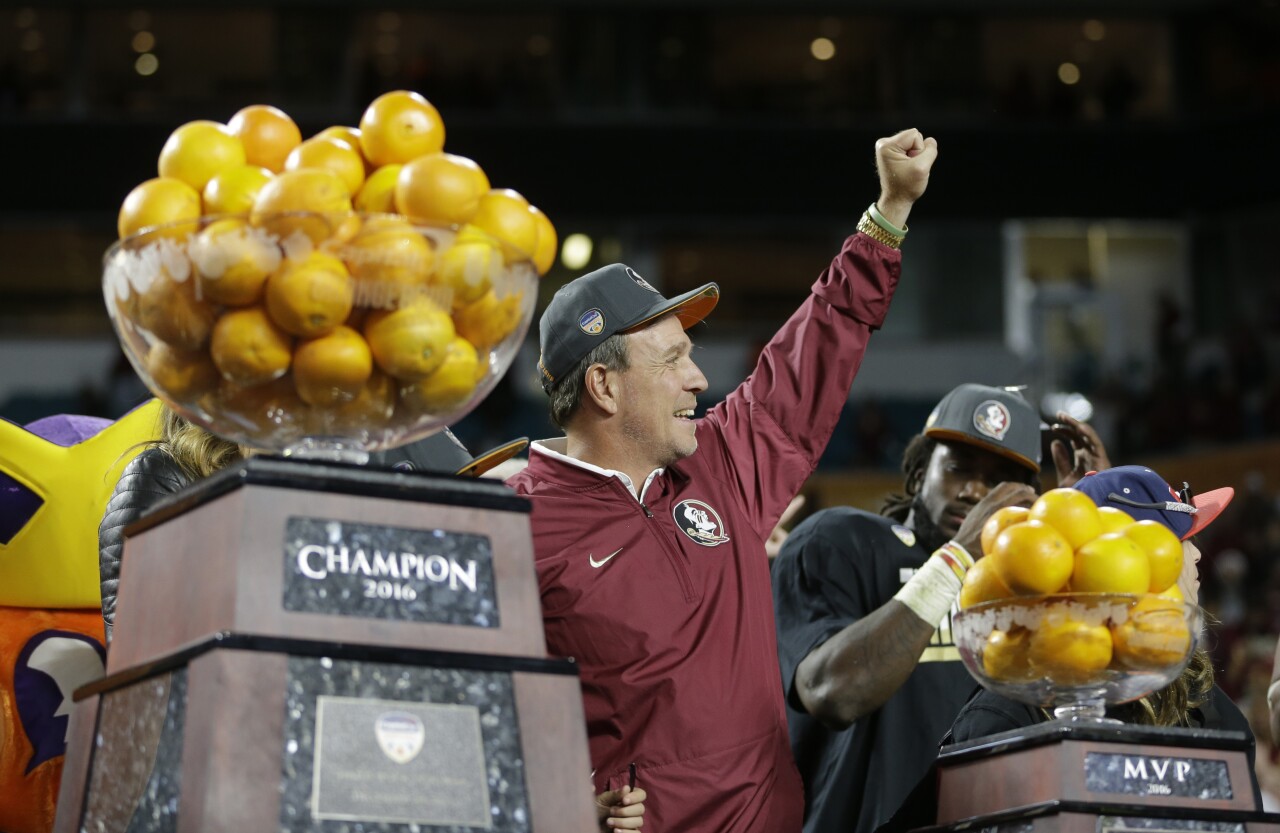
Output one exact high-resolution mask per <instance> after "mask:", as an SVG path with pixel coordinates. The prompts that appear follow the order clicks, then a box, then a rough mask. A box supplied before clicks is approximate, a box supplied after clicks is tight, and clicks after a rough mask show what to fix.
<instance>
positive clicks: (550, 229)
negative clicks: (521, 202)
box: [529, 205, 560, 277]
mask: <svg viewBox="0 0 1280 833" xmlns="http://www.w3.org/2000/svg"><path fill="white" fill-rule="evenodd" d="M529 210H530V211H532V212H533V219H534V222H535V224H536V225H537V227H538V243H537V245H536V246H535V247H534V250H533V268H534V269H536V270H537V272H538V276H539V277H541V276H543V275H545V274H547V272H549V271H551V266H552V265H553V264H554V263H555V262H556V248H557V247H558V246H559V243H560V241H559V240H558V239H557V238H556V227H555V226H553V225H551V219H550V218H549V217H547V215H546V214H543V213H542V210H541V209H539V208H538V207H537V206H533V205H531V206H529Z"/></svg>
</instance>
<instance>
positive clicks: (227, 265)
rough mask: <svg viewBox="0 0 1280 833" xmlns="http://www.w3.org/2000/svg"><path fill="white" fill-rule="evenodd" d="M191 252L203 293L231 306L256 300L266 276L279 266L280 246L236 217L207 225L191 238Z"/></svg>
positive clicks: (246, 304) (242, 304)
mask: <svg viewBox="0 0 1280 833" xmlns="http://www.w3.org/2000/svg"><path fill="white" fill-rule="evenodd" d="M190 254H191V261H192V263H194V264H195V265H196V271H198V272H199V273H200V289H201V292H203V294H204V296H205V297H206V298H208V299H209V300H210V301H213V302H214V303H218V304H226V305H227V306H233V307H243V306H248V305H249V304H255V303H257V302H258V300H259V299H260V298H261V297H262V288H263V286H265V285H266V282H267V276H268V275H270V274H271V273H272V272H274V271H275V270H276V268H277V267H278V266H279V265H280V249H279V247H278V246H276V245H275V244H274V243H271V242H269V241H268V240H266V239H264V235H263V234H262V232H261V231H260V230H258V229H255V228H253V227H252V226H250V225H249V224H248V223H247V222H245V221H244V220H241V219H240V218H238V217H226V218H223V219H221V220H216V221H215V222H213V223H210V224H209V225H208V226H206V227H205V228H204V229H203V230H202V231H201V232H200V233H199V234H197V235H196V236H195V239H193V240H192V241H191V247H190Z"/></svg>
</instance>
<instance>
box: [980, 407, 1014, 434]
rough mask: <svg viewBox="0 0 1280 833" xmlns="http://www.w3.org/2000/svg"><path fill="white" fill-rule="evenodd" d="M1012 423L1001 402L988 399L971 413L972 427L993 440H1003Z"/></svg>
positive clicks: (1006, 409)
mask: <svg viewBox="0 0 1280 833" xmlns="http://www.w3.org/2000/svg"><path fill="white" fill-rule="evenodd" d="M1011 422H1012V419H1011V417H1010V416H1009V409H1008V408H1006V407H1005V406H1004V403H1003V402H997V401H996V400H994V399H988V400H987V401H986V402H983V403H982V404H981V405H979V406H978V407H977V408H975V409H974V411H973V427H974V428H977V429H978V431H979V432H980V433H982V434H985V435H986V436H988V437H990V438H992V439H993V440H1003V439H1004V435H1005V434H1007V433H1009V425H1010V423H1011Z"/></svg>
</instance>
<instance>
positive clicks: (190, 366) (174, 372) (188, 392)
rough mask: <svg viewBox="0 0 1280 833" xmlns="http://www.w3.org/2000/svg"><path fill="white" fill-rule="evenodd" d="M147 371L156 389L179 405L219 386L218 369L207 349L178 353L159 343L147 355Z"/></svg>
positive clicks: (180, 351)
mask: <svg viewBox="0 0 1280 833" xmlns="http://www.w3.org/2000/svg"><path fill="white" fill-rule="evenodd" d="M146 368H147V374H148V375H149V376H150V377H151V379H152V381H153V382H155V384H156V387H158V388H159V389H160V390H161V391H162V392H163V393H164V394H165V395H166V396H168V397H170V398H172V399H175V400H177V401H179V402H185V401H190V400H192V399H194V398H195V397H197V396H199V395H200V394H202V393H205V392H206V391H210V390H213V389H214V388H215V387H217V386H218V381H219V377H218V368H217V367H215V366H214V364H213V360H212V359H210V358H209V354H208V353H207V352H205V351H204V350H175V349H174V348H172V347H170V346H169V345H167V344H165V343H164V342H156V343H155V344H153V345H152V346H151V349H150V350H149V351H148V352H147V358H146Z"/></svg>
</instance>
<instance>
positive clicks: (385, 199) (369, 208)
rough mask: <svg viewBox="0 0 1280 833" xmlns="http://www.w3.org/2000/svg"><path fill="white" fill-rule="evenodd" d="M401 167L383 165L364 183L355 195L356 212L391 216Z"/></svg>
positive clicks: (394, 206) (393, 210)
mask: <svg viewBox="0 0 1280 833" xmlns="http://www.w3.org/2000/svg"><path fill="white" fill-rule="evenodd" d="M403 167H404V166H403V165H383V166H382V167H381V168H378V169H377V170H376V171H374V172H373V173H371V174H369V178H368V179H366V180H365V181H364V185H361V186H360V191H359V192H358V193H357V194H356V198H355V200H354V204H355V207H356V211H365V212H368V213H372V214H392V213H394V212H395V210H396V180H397V178H398V177H399V176H400V169H401V168H403Z"/></svg>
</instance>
